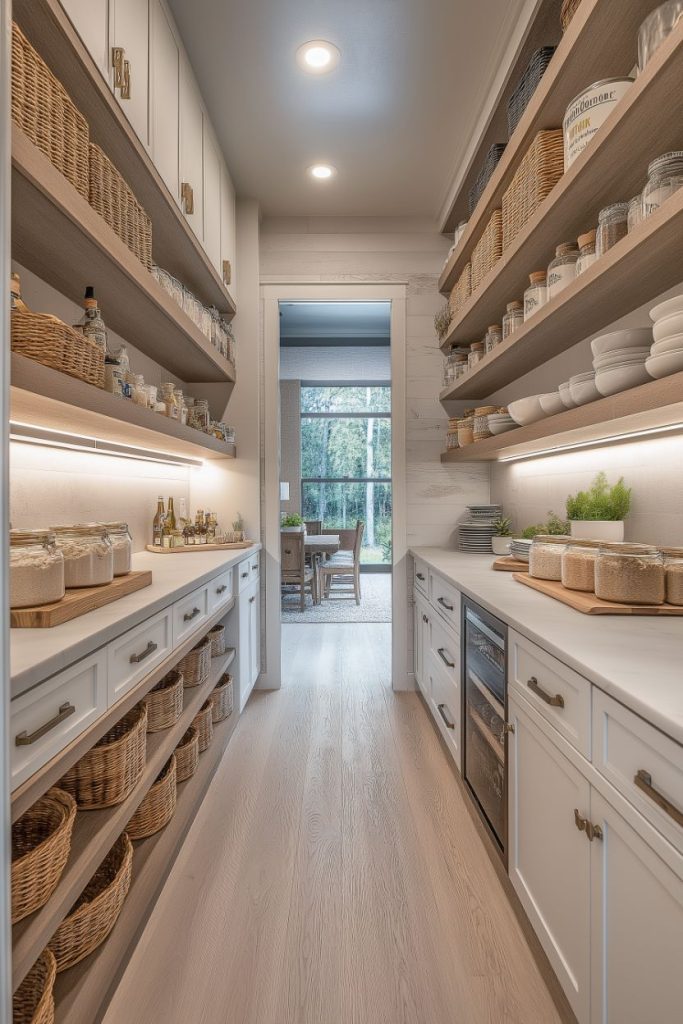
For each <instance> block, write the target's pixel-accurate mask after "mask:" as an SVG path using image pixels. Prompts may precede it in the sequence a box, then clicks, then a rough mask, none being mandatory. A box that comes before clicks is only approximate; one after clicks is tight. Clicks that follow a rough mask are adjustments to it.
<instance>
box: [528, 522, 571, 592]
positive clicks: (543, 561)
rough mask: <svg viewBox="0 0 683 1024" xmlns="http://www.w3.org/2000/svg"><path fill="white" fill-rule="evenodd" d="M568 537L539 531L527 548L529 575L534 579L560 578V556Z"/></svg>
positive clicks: (564, 549) (565, 548) (562, 553)
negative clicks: (528, 548)
mask: <svg viewBox="0 0 683 1024" xmlns="http://www.w3.org/2000/svg"><path fill="white" fill-rule="evenodd" d="M570 542H571V538H570V537H565V536H553V535H551V534H545V533H540V534H539V535H538V536H537V537H534V539H533V541H532V542H531V548H530V550H529V575H530V576H533V578H534V579H535V580H557V581H559V580H561V579H562V556H563V555H564V553H565V551H566V550H567V544H569V543H570Z"/></svg>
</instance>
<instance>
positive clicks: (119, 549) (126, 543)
mask: <svg viewBox="0 0 683 1024" xmlns="http://www.w3.org/2000/svg"><path fill="white" fill-rule="evenodd" d="M100 525H101V526H102V527H103V529H105V530H106V531H107V533H108V534H109V540H110V541H111V546H112V550H113V552H114V576H127V575H128V573H129V572H130V570H131V568H132V559H133V538H132V537H131V535H130V530H129V529H128V523H123V522H115V523H101V524H100Z"/></svg>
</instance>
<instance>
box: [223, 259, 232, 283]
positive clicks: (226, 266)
mask: <svg viewBox="0 0 683 1024" xmlns="http://www.w3.org/2000/svg"><path fill="white" fill-rule="evenodd" d="M231 280H232V266H231V265H230V260H223V284H225V285H228V284H230V282H231Z"/></svg>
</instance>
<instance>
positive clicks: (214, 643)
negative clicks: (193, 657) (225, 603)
mask: <svg viewBox="0 0 683 1024" xmlns="http://www.w3.org/2000/svg"><path fill="white" fill-rule="evenodd" d="M209 639H210V640H211V657H212V658H219V657H220V656H221V654H225V651H226V646H225V626H221V625H220V624H219V625H218V626H213V627H212V628H211V629H210V630H209Z"/></svg>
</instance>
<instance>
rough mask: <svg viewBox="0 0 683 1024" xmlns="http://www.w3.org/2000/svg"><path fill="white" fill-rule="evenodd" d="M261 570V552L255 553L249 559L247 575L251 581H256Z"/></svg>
mask: <svg viewBox="0 0 683 1024" xmlns="http://www.w3.org/2000/svg"><path fill="white" fill-rule="evenodd" d="M260 569H261V552H260V551H257V552H256V554H255V555H252V556H251V558H250V559H249V575H250V577H251V579H252V580H257V579H258V578H259V576H260V574H261V573H260Z"/></svg>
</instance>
